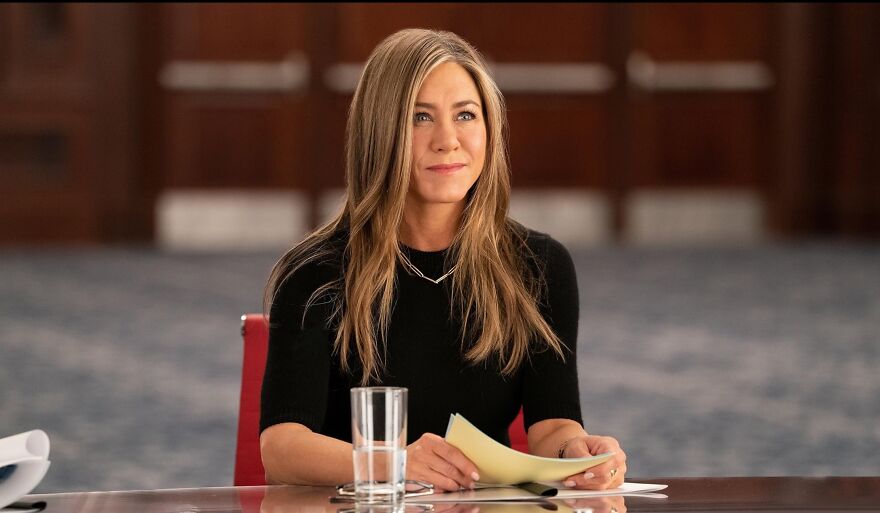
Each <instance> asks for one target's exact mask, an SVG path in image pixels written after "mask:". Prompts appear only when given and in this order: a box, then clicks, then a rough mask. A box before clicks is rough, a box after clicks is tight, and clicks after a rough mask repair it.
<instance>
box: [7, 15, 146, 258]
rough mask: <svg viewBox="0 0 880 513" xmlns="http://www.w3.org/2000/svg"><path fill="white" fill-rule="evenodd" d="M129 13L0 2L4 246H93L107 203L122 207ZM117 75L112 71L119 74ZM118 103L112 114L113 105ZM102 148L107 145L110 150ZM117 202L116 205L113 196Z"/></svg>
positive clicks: (128, 130)
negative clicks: (118, 121) (118, 120)
mask: <svg viewBox="0 0 880 513" xmlns="http://www.w3.org/2000/svg"><path fill="white" fill-rule="evenodd" d="M131 14H132V9H131V8H130V7H129V6H124V5H117V6H108V5H98V4H39V3H23V4H22V3H20V4H4V5H0V26H2V28H3V29H4V33H3V38H4V43H5V44H4V45H3V46H2V48H0V63H2V64H0V166H2V170H0V171H2V176H3V180H0V194H3V195H4V197H7V198H10V201H6V202H3V203H2V205H0V242H7V243H8V242H13V243H16V242H28V243H39V242H58V241H64V242H95V241H99V240H103V239H104V238H105V236H106V235H107V233H108V230H110V226H111V225H112V222H111V221H109V220H108V219H110V217H111V216H109V215H106V214H107V211H108V208H109V205H111V204H118V203H122V202H125V201H126V200H127V199H128V192H129V191H128V190H124V189H120V188H116V187H115V186H114V184H115V183H116V177H117V176H125V175H127V174H130V173H131V172H132V166H131V159H130V157H131V155H130V151H129V150H130V148H131V145H132V141H134V137H133V133H134V130H133V127H132V124H133V123H135V122H136V121H135V120H133V119H127V120H126V121H127V122H125V123H123V124H122V125H117V126H113V127H110V128H111V129H109V130H108V129H107V128H108V123H109V122H110V121H111V120H112V119H114V118H113V115H112V114H110V112H111V111H115V112H117V113H119V112H121V113H122V114H123V117H126V118H127V117H128V116H127V114H128V112H129V111H128V108H129V106H130V105H131V102H130V101H129V100H130V96H129V92H128V90H127V87H126V84H124V83H123V81H120V80H116V79H115V77H116V76H117V75H121V76H125V75H126V71H127V68H126V63H127V62H128V61H129V60H130V59H131V56H130V55H127V54H125V55H123V54H117V53H113V50H114V49H117V48H119V49H125V48H127V46H126V42H125V40H124V39H120V37H119V34H118V33H117V32H114V31H113V29H105V28H104V25H103V24H104V23H106V22H107V21H109V20H108V19H107V17H109V18H110V19H112V21H113V23H114V24H116V26H119V27H125V26H126V24H127V22H128V20H130V19H131ZM114 73H115V74H114ZM108 105H112V107H108ZM105 148H110V149H109V150H108V149H105ZM110 197H112V198H113V199H112V200H111V199H108V198H110Z"/></svg>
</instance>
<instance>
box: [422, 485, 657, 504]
mask: <svg viewBox="0 0 880 513" xmlns="http://www.w3.org/2000/svg"><path fill="white" fill-rule="evenodd" d="M544 484H547V485H550V486H554V485H559V486H560V488H558V490H559V493H558V494H557V495H555V496H553V497H539V496H537V495H535V494H533V493H529V492H527V491H525V490H523V489H520V488H516V487H512V486H497V487H485V488H478V489H476V490H464V491H461V492H448V493H434V494H432V495H424V496H422V497H414V498H413V501H415V502H484V501H521V500H555V499H584V498H589V497H608V496H611V495H625V496H639V497H654V498H658V499H665V498H666V495H663V494H660V493H655V492H658V491H660V490H663V489H665V488H666V486H667V485H665V484H646V483H623V484H622V485H620V486H619V487H618V488H613V489H610V490H573V489H571V488H564V487H561V486H562V485H561V483H549V482H548V483H544Z"/></svg>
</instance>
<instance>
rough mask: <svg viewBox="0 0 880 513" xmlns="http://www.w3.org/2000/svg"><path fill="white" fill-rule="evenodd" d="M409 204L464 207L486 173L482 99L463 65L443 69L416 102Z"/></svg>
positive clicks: (433, 74) (448, 64)
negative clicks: (473, 187)
mask: <svg viewBox="0 0 880 513" xmlns="http://www.w3.org/2000/svg"><path fill="white" fill-rule="evenodd" d="M412 141H413V148H412V150H413V169H412V177H411V180H410V185H409V193H408V195H407V201H408V202H416V203H420V204H423V205H427V204H429V203H461V204H462V205H463V204H464V200H465V196H466V195H467V192H468V190H470V188H471V186H473V185H474V182H476V181H477V178H479V176H480V173H481V172H482V171H483V164H484V163H485V161H486V123H485V121H484V120H483V105H482V103H481V102H480V93H479V91H478V90H477V86H476V84H475V83H474V81H473V79H472V78H471V76H470V74H468V72H467V71H466V70H465V69H464V68H463V67H462V66H461V65H459V64H456V63H454V62H446V63H443V64H440V65H439V66H437V67H436V68H434V70H433V71H432V72H431V73H430V74H429V75H428V76H427V77H426V79H425V82H424V83H423V84H422V88H421V89H419V93H418V95H417V96H416V106H415V115H414V119H413V137H412Z"/></svg>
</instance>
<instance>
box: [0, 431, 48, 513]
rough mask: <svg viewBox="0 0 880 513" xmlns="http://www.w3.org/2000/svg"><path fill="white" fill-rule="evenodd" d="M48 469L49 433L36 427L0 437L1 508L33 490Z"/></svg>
mask: <svg viewBox="0 0 880 513" xmlns="http://www.w3.org/2000/svg"><path fill="white" fill-rule="evenodd" d="M47 470H49V437H48V436H47V435H46V433H45V432H44V431H42V430H39V429H35V430H33V431H28V432H25V433H21V434H18V435H14V436H9V437H6V438H0V509H2V508H4V507H6V506H8V505H9V504H12V503H13V502H15V501H16V500H18V499H19V498H20V497H21V496H23V495H27V494H28V493H30V491H31V490H33V489H34V488H35V487H36V486H37V485H38V484H40V481H41V480H42V479H43V476H45V475H46V471H47Z"/></svg>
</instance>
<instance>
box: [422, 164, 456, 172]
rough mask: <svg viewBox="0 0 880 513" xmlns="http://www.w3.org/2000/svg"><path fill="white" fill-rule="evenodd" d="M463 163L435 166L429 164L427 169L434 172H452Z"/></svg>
mask: <svg viewBox="0 0 880 513" xmlns="http://www.w3.org/2000/svg"><path fill="white" fill-rule="evenodd" d="M463 167H464V164H461V163H456V164H437V165H435V166H429V167H428V170H429V171H434V172H436V173H452V172H454V171H458V170H459V169H461V168H463Z"/></svg>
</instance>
